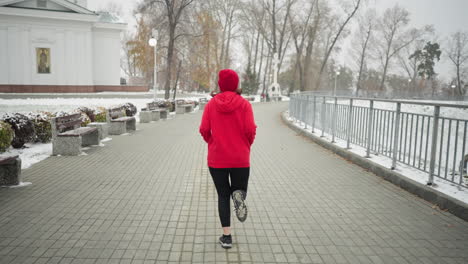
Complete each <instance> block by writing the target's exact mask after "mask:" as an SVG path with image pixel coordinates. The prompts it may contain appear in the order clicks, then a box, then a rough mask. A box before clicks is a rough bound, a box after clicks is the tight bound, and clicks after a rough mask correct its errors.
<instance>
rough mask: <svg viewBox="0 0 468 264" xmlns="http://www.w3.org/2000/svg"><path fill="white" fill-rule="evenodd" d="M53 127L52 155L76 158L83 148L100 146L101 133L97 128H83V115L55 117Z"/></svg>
mask: <svg viewBox="0 0 468 264" xmlns="http://www.w3.org/2000/svg"><path fill="white" fill-rule="evenodd" d="M51 127H52V155H64V156H76V155H79V154H81V147H82V146H89V145H99V131H98V129H97V128H95V127H81V114H80V113H77V114H72V115H67V116H61V117H54V118H52V120H51Z"/></svg>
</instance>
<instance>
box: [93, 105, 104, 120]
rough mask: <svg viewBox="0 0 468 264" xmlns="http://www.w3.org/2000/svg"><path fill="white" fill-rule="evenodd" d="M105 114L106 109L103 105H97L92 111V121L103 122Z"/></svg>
mask: <svg viewBox="0 0 468 264" xmlns="http://www.w3.org/2000/svg"><path fill="white" fill-rule="evenodd" d="M106 115H107V109H106V108H105V107H98V108H96V111H95V113H94V122H100V123H105V122H106V121H107V120H106Z"/></svg>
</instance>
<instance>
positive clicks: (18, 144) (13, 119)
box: [2, 113, 36, 148]
mask: <svg viewBox="0 0 468 264" xmlns="http://www.w3.org/2000/svg"><path fill="white" fill-rule="evenodd" d="M2 119H3V121H5V122H7V123H8V124H10V125H11V128H13V131H14V132H15V133H14V136H13V141H12V142H11V146H13V147H14V148H22V147H23V145H24V144H25V143H27V142H32V141H34V138H35V135H36V133H35V129H34V123H33V122H32V121H31V120H29V118H28V117H27V116H25V115H23V114H19V113H15V114H5V115H4V116H3V118H2Z"/></svg>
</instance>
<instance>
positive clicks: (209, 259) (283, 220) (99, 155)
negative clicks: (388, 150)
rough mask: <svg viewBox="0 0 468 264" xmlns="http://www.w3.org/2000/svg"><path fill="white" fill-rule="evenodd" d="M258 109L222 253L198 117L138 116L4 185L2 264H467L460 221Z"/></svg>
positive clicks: (269, 109) (466, 236) (466, 233)
mask: <svg viewBox="0 0 468 264" xmlns="http://www.w3.org/2000/svg"><path fill="white" fill-rule="evenodd" d="M285 109H286V104H285V103H281V104H256V105H254V112H255V118H256V122H257V125H258V131H257V132H258V133H257V139H256V141H255V143H254V145H253V147H252V160H251V161H252V162H251V163H252V169H251V177H250V183H249V196H248V200H247V204H248V207H249V218H248V220H247V221H246V222H245V223H239V222H238V221H237V220H236V219H235V217H234V216H233V220H232V226H233V238H234V245H233V248H232V249H230V250H227V251H226V250H224V249H222V248H221V247H220V246H219V244H218V242H217V239H218V237H219V236H220V234H221V230H220V224H219V220H218V215H217V203H216V191H215V188H214V186H213V184H212V180H211V177H210V175H209V172H208V169H207V167H206V154H207V149H206V145H205V143H204V142H203V141H202V139H201V137H200V135H199V134H198V125H199V122H200V118H201V113H200V112H198V113H194V114H188V115H180V116H177V117H176V118H174V119H170V120H165V121H159V122H156V123H149V124H139V126H138V130H137V131H135V132H134V133H132V134H130V135H127V136H114V137H113V140H112V141H110V142H106V143H104V144H105V146H104V147H93V148H91V149H89V150H86V151H85V152H86V153H87V155H84V156H77V157H50V158H48V159H46V160H44V161H42V162H40V163H38V164H35V165H33V166H32V167H31V168H29V169H27V170H24V171H23V176H24V178H25V180H27V181H31V182H32V183H33V185H31V186H28V187H25V188H19V189H0V263H1V264H3V263H468V251H467V250H466V249H467V248H468V223H467V222H465V221H463V220H461V219H459V218H457V217H455V216H453V215H451V214H449V213H446V212H441V211H438V210H436V209H433V208H432V205H431V204H429V203H427V202H425V201H424V200H421V199H419V198H417V197H415V196H413V195H411V194H409V193H407V192H405V191H403V190H401V189H399V188H397V187H395V186H394V185H392V184H390V183H388V182H386V181H384V180H382V179H381V178H379V177H376V176H375V175H372V174H370V173H368V172H366V171H365V170H363V169H361V168H360V167H357V166H355V165H353V164H351V163H349V162H347V161H346V160H343V159H341V158H339V157H338V156H336V155H334V154H332V153H331V152H328V151H327V150H325V149H323V148H321V147H319V146H317V145H315V144H314V143H312V142H310V141H309V140H308V139H306V138H303V137H301V136H298V135H297V134H296V133H294V132H293V131H292V130H290V129H288V128H287V127H286V126H285V125H284V124H282V123H281V121H280V116H279V114H280V112H281V111H283V110H285Z"/></svg>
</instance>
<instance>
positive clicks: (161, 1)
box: [138, 0, 194, 99]
mask: <svg viewBox="0 0 468 264" xmlns="http://www.w3.org/2000/svg"><path fill="white" fill-rule="evenodd" d="M193 1H194V0H144V1H143V2H142V3H141V4H140V6H139V8H138V9H139V10H140V11H146V13H149V12H148V11H154V10H158V9H159V10H161V7H162V10H161V11H163V14H164V17H165V20H164V22H162V23H161V25H165V26H166V31H167V42H168V44H167V56H166V78H165V79H166V82H165V84H164V90H165V94H164V98H165V99H169V96H170V94H169V93H170V89H171V80H172V71H173V65H172V63H173V58H174V51H175V44H176V41H177V39H178V38H180V37H182V36H186V35H187V33H185V32H178V31H177V29H178V28H180V27H179V25H180V23H181V21H182V15H183V13H184V12H185V9H186V8H187V7H188V6H189V5H190V4H192V2H193ZM153 15H154V14H153ZM154 19H155V20H157V19H158V18H157V17H154ZM154 24H157V22H155V23H154ZM161 25H160V26H161Z"/></svg>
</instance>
